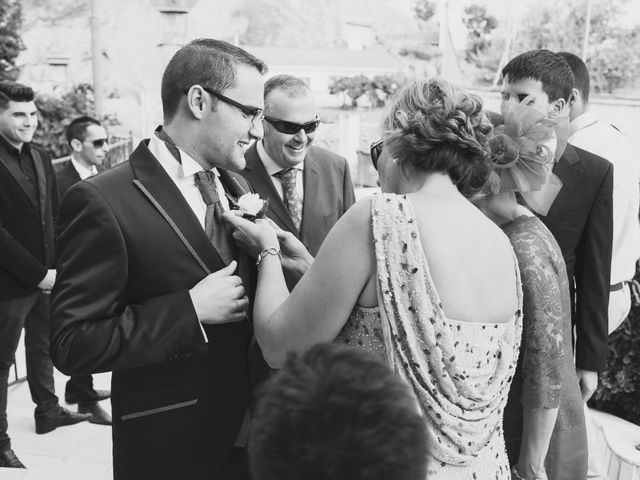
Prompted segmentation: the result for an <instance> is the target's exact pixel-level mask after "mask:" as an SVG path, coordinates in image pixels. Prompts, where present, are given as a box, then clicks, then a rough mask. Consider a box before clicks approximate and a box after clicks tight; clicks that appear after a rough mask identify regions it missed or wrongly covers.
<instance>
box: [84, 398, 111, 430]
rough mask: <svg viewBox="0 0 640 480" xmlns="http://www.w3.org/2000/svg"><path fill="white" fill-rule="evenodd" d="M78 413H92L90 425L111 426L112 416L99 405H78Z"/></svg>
mask: <svg viewBox="0 0 640 480" xmlns="http://www.w3.org/2000/svg"><path fill="white" fill-rule="evenodd" d="M78 413H90V414H91V417H90V418H89V423H95V424H96V425H111V415H109V414H108V413H107V411H106V410H105V409H104V408H102V407H101V406H100V405H99V404H97V403H93V404H91V405H78Z"/></svg>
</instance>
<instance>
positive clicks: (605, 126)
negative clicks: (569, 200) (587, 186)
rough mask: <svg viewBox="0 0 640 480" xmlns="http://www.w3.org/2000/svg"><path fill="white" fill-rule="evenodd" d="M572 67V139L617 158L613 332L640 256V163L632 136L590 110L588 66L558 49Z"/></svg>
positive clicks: (614, 161)
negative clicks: (634, 150)
mask: <svg viewBox="0 0 640 480" xmlns="http://www.w3.org/2000/svg"><path fill="white" fill-rule="evenodd" d="M559 55H560V56H561V57H563V58H564V59H565V60H566V61H567V63H569V66H570V67H571V70H572V71H573V75H574V79H575V85H574V88H573V92H572V95H571V99H570V100H569V105H570V108H571V110H570V114H569V115H570V120H571V124H570V136H569V143H571V144H572V145H575V146H576V147H578V148H582V149H583V150H587V151H588V152H591V153H594V154H596V155H598V156H600V157H602V158H605V159H606V160H608V161H610V162H611V163H612V164H613V253H612V256H611V283H610V285H611V286H610V293H609V333H611V332H613V331H614V330H615V329H616V328H618V326H619V325H620V324H621V323H622V322H623V321H624V319H625V318H627V315H628V314H629V310H630V309H631V294H630V291H629V282H630V281H631V280H632V279H633V276H634V275H635V272H636V262H637V261H638V259H639V258H640V222H639V221H638V211H639V197H640V165H639V164H638V161H637V157H636V155H635V154H634V152H633V151H632V149H631V146H630V144H629V142H628V140H627V138H626V137H625V136H624V135H623V134H622V133H621V132H620V131H619V130H618V129H617V128H615V127H613V126H612V125H610V124H609V123H606V122H602V121H600V120H599V119H598V118H597V117H596V115H595V114H594V113H593V112H591V111H590V110H589V71H588V70H587V67H586V65H585V64H584V62H583V61H582V60H581V59H580V58H578V57H577V56H576V55H573V54H571V53H566V52H561V53H559Z"/></svg>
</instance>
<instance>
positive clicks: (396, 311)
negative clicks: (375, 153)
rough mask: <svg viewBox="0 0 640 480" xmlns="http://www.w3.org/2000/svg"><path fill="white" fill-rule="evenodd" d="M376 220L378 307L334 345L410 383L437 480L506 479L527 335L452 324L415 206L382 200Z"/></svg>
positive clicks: (515, 322) (352, 321) (363, 313)
mask: <svg viewBox="0 0 640 480" xmlns="http://www.w3.org/2000/svg"><path fill="white" fill-rule="evenodd" d="M372 224H373V234H374V242H375V251H376V261H377V275H378V302H379V305H380V307H375V308H365V307H361V306H356V307H355V308H354V310H353V312H352V313H351V315H350V317H349V319H348V321H347V322H346V324H345V326H344V327H343V329H342V331H341V332H340V334H339V335H338V337H337V338H336V341H338V342H342V343H347V344H350V345H353V346H354V347H357V348H363V349H366V350H368V351H371V352H374V353H377V354H379V355H380V356H382V357H384V358H385V359H386V360H387V361H388V362H389V363H390V365H391V366H392V367H393V368H394V369H395V370H396V371H397V372H398V374H399V375H400V376H401V377H403V378H404V379H405V381H406V382H407V383H408V384H409V385H410V386H411V388H412V390H413V392H414V394H415V396H416V398H417V399H418V402H419V404H420V407H421V409H422V412H423V414H424V417H425V419H426V423H427V427H428V429H429V434H430V437H431V442H430V443H431V445H430V450H431V454H430V458H429V465H428V471H429V476H428V478H429V479H454V478H455V479H460V480H466V479H470V480H489V479H491V480H495V479H498V480H503V479H504V480H507V479H510V478H511V476H510V473H509V463H508V459H507V455H506V451H505V445H504V436H503V430H502V414H503V411H504V406H505V403H506V400H507V395H508V392H509V386H510V384H511V380H512V378H513V372H514V370H515V366H516V362H517V358H518V353H519V346H520V337H521V332H522V314H521V310H522V293H521V286H520V277H519V272H518V267H517V261H516V259H515V256H514V271H515V274H516V278H517V283H518V285H517V291H518V310H517V311H516V312H514V314H513V316H512V317H511V318H510V319H509V320H508V321H507V322H504V323H472V322H461V321H456V320H454V319H450V318H447V317H446V315H445V314H444V311H443V309H442V305H441V303H440V299H439V297H438V293H437V291H436V290H435V287H434V284H433V281H432V279H431V276H430V273H429V269H428V265H427V263H426V257H425V255H424V252H423V251H422V243H421V241H420V238H419V234H418V229H417V226H416V224H415V215H414V214H413V207H412V205H411V202H410V201H409V200H408V199H406V198H405V197H403V196H398V195H390V194H378V195H374V196H373V200H372Z"/></svg>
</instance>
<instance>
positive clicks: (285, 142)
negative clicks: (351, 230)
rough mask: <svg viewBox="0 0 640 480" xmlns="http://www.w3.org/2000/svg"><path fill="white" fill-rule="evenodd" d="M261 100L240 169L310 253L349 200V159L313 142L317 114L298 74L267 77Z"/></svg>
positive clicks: (351, 196)
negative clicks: (258, 125)
mask: <svg viewBox="0 0 640 480" xmlns="http://www.w3.org/2000/svg"><path fill="white" fill-rule="evenodd" d="M264 104H265V118H264V120H263V126H264V138H263V139H262V142H256V143H255V144H254V145H252V146H251V148H249V150H248V151H247V154H246V155H245V158H246V159H247V167H246V168H245V170H244V172H242V174H243V175H244V176H245V178H246V179H247V180H249V183H250V184H251V186H252V187H253V189H254V190H255V192H256V193H258V194H259V195H260V196H261V197H262V198H265V199H266V198H268V199H269V210H268V213H267V215H268V216H269V217H270V218H271V219H272V220H274V221H275V223H276V224H277V225H278V226H279V227H280V228H282V229H283V230H286V231H289V232H291V233H293V234H294V235H296V236H297V237H298V238H299V239H300V240H302V243H304V245H305V247H307V250H309V253H311V255H314V256H315V255H316V254H317V253H318V250H319V249H320V245H322V242H323V241H324V239H325V237H326V236H327V233H329V230H331V227H333V225H335V223H336V222H337V221H338V219H339V218H340V217H341V216H342V215H343V214H344V212H346V211H347V209H348V208H349V207H350V206H351V205H353V204H354V203H355V194H354V191H353V184H352V183H351V174H350V172H349V165H348V163H347V161H346V160H345V159H344V158H342V157H341V156H339V155H336V154H335V153H332V152H330V151H328V150H325V149H324V148H320V147H317V146H314V145H313V140H314V137H315V134H316V130H317V129H318V127H319V125H320V120H319V119H318V109H317V106H316V103H315V100H314V98H313V94H312V93H311V91H310V90H309V87H308V86H307V84H306V83H304V81H303V80H301V79H299V78H296V77H293V76H290V75H276V76H275V77H272V78H270V79H269V80H267V82H266V83H265V86H264ZM289 284H290V287H292V286H293V285H294V283H292V282H291V281H290V282H289Z"/></svg>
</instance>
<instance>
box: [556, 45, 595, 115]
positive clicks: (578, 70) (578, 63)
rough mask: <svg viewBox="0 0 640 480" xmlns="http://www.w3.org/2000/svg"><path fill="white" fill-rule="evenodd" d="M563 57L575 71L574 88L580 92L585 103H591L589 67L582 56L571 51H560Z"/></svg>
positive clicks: (559, 53)
mask: <svg viewBox="0 0 640 480" xmlns="http://www.w3.org/2000/svg"><path fill="white" fill-rule="evenodd" d="M558 55H560V56H561V57H562V58H564V59H565V61H566V62H567V63H568V64H569V68H570V69H571V71H572V72H573V88H575V89H577V90H578V91H579V92H580V96H581V97H582V100H583V101H584V103H589V89H590V88H591V85H590V84H591V81H590V79H589V69H588V68H587V66H586V65H585V63H584V62H583V61H582V59H581V58H580V57H578V56H577V55H574V54H573V53H569V52H558Z"/></svg>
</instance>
